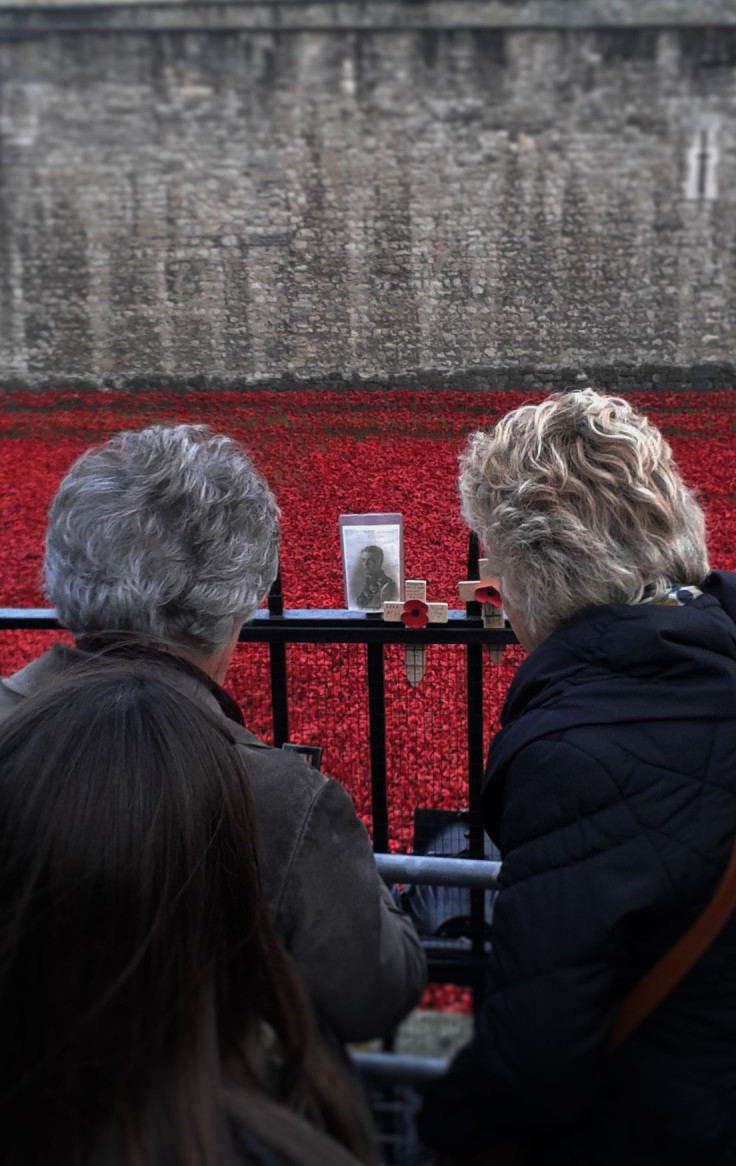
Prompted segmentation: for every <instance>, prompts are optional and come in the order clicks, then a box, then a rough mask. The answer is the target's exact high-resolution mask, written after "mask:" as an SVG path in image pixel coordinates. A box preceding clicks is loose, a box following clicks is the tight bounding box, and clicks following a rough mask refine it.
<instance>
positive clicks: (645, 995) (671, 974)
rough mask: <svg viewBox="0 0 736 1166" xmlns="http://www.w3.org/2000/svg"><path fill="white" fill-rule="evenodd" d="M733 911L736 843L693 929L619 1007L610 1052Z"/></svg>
mask: <svg viewBox="0 0 736 1166" xmlns="http://www.w3.org/2000/svg"><path fill="white" fill-rule="evenodd" d="M734 908H736V841H734V845H733V849H732V851H731V858H730V860H729V863H728V866H727V867H726V870H725V872H724V874H723V877H722V879H721V881H720V883H719V884H718V888H717V890H716V893H715V894H714V896H713V898H712V899H711V901H710V902H709V904H708V906H707V907H706V908H705V910H704V911H703V913H702V915H699V916H698V918H697V919H696V920H695V922H694V923H693V925H692V927H690V928H688V930H687V931H686V932H685V934H684V935H683V936H681V937H680V939H678V941H677V943H676V944H675V945H674V947H671V948H670V949H669V951H667V952H665V954H664V955H663V956H662V958H661V960H659V962H658V963H656V964H655V965H654V967H653V968H652V969H651V970H650V971H649V972H647V974H646V976H644V978H643V979H642V980H640V981H639V983H638V984H636V985H635V986H634V987H633V988H632V990H631V991H630V992H629V994H628V996H625V997H624V999H623V1001H622V1002H621V1004H620V1005H619V1007H618V1009H617V1010H616V1012H615V1014H614V1017H613V1023H612V1024H611V1028H610V1030H609V1033H608V1051H609V1052H612V1051H613V1050H614V1049H616V1048H618V1046H619V1045H620V1044H621V1043H622V1042H623V1041H625V1040H626V1038H627V1037H628V1036H630V1035H631V1033H632V1032H633V1031H634V1029H635V1028H637V1027H638V1025H640V1024H641V1022H642V1020H645V1019H646V1017H647V1016H649V1013H650V1012H652V1011H653V1010H654V1009H655V1008H656V1007H657V1005H658V1004H659V1003H661V1001H662V1000H664V998H665V996H667V995H669V993H670V992H671V991H672V989H673V988H674V987H675V986H676V985H677V984H679V982H680V980H681V979H682V978H683V976H685V974H686V973H687V972H689V971H690V968H691V967H692V966H693V964H694V963H696V962H697V960H699V959H700V957H701V955H703V953H704V952H705V951H706V950H707V949H708V947H710V945H711V943H712V942H713V940H714V939H715V937H716V936H717V935H718V933H719V931H720V930H721V929H722V928H723V926H724V925H725V923H726V921H727V920H728V918H729V916H730V915H731V913H732V912H733V910H734Z"/></svg>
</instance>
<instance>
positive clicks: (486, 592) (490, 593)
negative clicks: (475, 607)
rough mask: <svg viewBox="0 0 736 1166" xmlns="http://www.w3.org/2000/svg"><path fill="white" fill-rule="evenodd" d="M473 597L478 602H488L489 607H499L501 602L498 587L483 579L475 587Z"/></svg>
mask: <svg viewBox="0 0 736 1166" xmlns="http://www.w3.org/2000/svg"><path fill="white" fill-rule="evenodd" d="M475 598H476V601H477V602H478V603H490V605H491V607H501V606H502V602H503V601H502V599H501V594H500V592H499V590H498V588H497V587H496V586H495V585H494V584H493V583H489V582H486V581H485V580H482V581H481V582H480V583H479V584H478V586H477V587H476V589H475Z"/></svg>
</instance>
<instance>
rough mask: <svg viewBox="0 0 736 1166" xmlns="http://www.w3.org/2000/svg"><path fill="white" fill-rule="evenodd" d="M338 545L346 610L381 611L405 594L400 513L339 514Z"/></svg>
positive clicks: (402, 526) (402, 525)
mask: <svg viewBox="0 0 736 1166" xmlns="http://www.w3.org/2000/svg"><path fill="white" fill-rule="evenodd" d="M340 547H341V549H342V567H343V578H344V581H345V604H346V606H347V608H348V610H349V611H381V610H382V609H383V604H384V603H385V602H386V601H387V600H389V601H390V600H398V599H403V598H404V519H403V516H402V515H401V514H341V515H340Z"/></svg>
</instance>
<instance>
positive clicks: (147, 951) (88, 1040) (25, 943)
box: [0, 662, 374, 1166]
mask: <svg viewBox="0 0 736 1166" xmlns="http://www.w3.org/2000/svg"><path fill="white" fill-rule="evenodd" d="M169 676H170V673H169V670H168V669H166V668H164V667H157V666H151V664H150V663H148V664H147V665H142V664H140V663H137V664H126V663H120V662H118V663H114V664H110V665H109V666H108V667H107V668H105V669H104V670H101V669H100V668H98V667H94V666H89V665H84V666H82V668H81V669H79V670H75V669H70V670H68V672H67V673H66V675H65V677H64V679H63V681H61V682H59V683H57V684H56V685H50V686H47V687H46V688H45V689H44V690H43V691H42V692H40V693H39V694H37V695H36V696H34V697H31V698H30V699H29V700H28V701H26V702H24V704H23V705H21V706H20V707H19V708H18V709H17V710H16V711H15V712H14V713H12V714H11V715H10V716H9V717H8V718H7V719H6V720H5V721H4V723H3V724H2V725H0V1032H2V1043H3V1055H2V1059H1V1060H0V1129H1V1130H2V1134H1V1135H0V1138H1V1142H2V1153H1V1154H0V1157H2V1161H3V1162H4V1163H8V1164H9V1166H10V1164H12V1166H49V1163H52V1162H53V1163H54V1166H162V1164H163V1163H176V1164H180V1166H235V1164H236V1163H252V1164H254V1166H358V1162H363V1163H370V1162H372V1161H373V1160H374V1153H373V1149H372V1143H371V1135H370V1132H369V1128H368V1125H367V1122H366V1120H365V1118H364V1117H363V1114H362V1110H361V1107H360V1105H359V1104H358V1102H357V1101H356V1098H355V1096H354V1094H353V1091H352V1087H351V1086H350V1084H349V1083H348V1081H347V1079H346V1077H345V1076H344V1074H343V1072H342V1070H341V1069H340V1068H339V1067H338V1065H337V1064H336V1063H335V1062H334V1061H333V1059H332V1057H331V1055H330V1054H329V1053H328V1051H327V1049H326V1047H325V1045H324V1044H323V1043H322V1041H321V1039H320V1038H319V1037H318V1035H317V1029H316V1027H315V1025H314V1023H313V1021H312V1019H311V1016H310V1008H309V1003H308V999H307V997H306V994H305V992H304V990H303V988H302V986H301V983H300V979H299V977H298V975H297V973H296V971H295V969H294V967H293V965H292V963H291V960H290V959H289V957H288V956H287V955H286V953H285V952H284V951H283V949H282V947H281V945H280V944H279V942H278V940H277V938H276V934H275V931H274V928H273V925H272V923H271V921H270V918H269V911H268V908H267V904H266V902H265V900H264V898H263V894H262V891H261V888H260V874H259V866H258V858H257V847H256V823H255V814H254V809H253V804H252V799H251V795H250V791H249V786H248V780H247V774H246V772H245V769H244V766H243V761H242V757H241V755H240V753H239V750H238V749H237V747H236V743H235V740H234V739H233V737H232V735H231V734H230V733H229V731H228V729H227V726H226V725H225V724H223V722H222V720H221V719H218V718H217V717H216V716H213V715H212V714H211V713H209V712H208V711H206V710H205V709H203V708H202V707H201V705H200V704H199V703H198V702H193V701H190V700H188V699H187V698H186V697H184V696H182V694H181V692H180V691H179V689H178V688H177V687H173V686H172V685H171V684H170V682H169Z"/></svg>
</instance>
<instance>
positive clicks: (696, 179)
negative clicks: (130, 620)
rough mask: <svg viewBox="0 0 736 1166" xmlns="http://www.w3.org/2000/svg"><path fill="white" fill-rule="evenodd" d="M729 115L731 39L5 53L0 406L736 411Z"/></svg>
mask: <svg viewBox="0 0 736 1166" xmlns="http://www.w3.org/2000/svg"><path fill="white" fill-rule="evenodd" d="M735 115H736V27H730V28H729V27H726V26H725V25H724V26H723V27H721V28H707V27H701V28H677V27H674V26H672V27H661V26H659V27H655V26H653V25H652V26H648V27H638V28H635V27H623V26H622V27H611V28H607V29H604V28H599V29H592V28H568V29H554V28H543V27H536V26H534V25H530V26H529V27H526V28H525V27H514V28H503V27H500V26H496V27H493V26H487V27H478V28H467V29H461V30H452V29H448V28H429V27H427V28H424V29H416V30H401V29H399V30H393V31H391V30H388V29H386V30H383V31H376V30H374V31H366V30H355V31H349V30H346V29H335V30H332V31H330V30H328V29H324V30H318V31H302V32H295V31H288V32H278V31H273V30H272V31H262V32H258V31H252V30H250V31H243V30H233V29H220V30H209V31H208V30H207V29H206V28H200V29H195V30H193V31H191V32H189V33H184V32H176V31H171V30H163V31H161V30H151V31H149V32H144V31H135V32H130V33H124V32H119V33H115V34H112V33H110V32H105V31H94V32H83V31H75V32H69V33H64V32H60V33H58V34H50V35H39V36H32V37H30V38H29V39H20V40H5V41H4V42H3V43H1V44H0V385H4V386H12V385H19V386H21V385H22V386H31V387H34V386H35V387H40V386H49V385H54V386H56V385H65V386H74V385H77V386H96V385H100V384H102V385H109V386H151V387H154V386H159V385H172V386H173V385H181V386H182V387H184V386H186V385H196V384H203V385H212V386H217V387H220V386H238V385H252V384H267V383H270V384H286V383H294V382H296V381H308V382H313V383H320V384H326V383H328V381H330V382H332V383H341V382H345V383H355V382H358V381H361V380H362V381H368V382H376V383H400V384H412V383H427V384H436V385H441V384H468V385H475V384H478V385H480V384H494V385H496V386H502V385H509V386H518V385H521V384H529V383H537V382H539V381H540V380H541V382H542V383H545V384H558V383H560V382H568V381H569V380H570V379H574V378H575V376H576V375H578V376H580V377H582V376H583V375H585V376H586V377H587V376H590V375H595V376H596V377H597V378H598V379H599V380H600V381H602V382H604V383H606V384H629V383H630V384H632V385H633V384H641V385H650V384H653V385H660V386H662V387H666V386H669V385H682V384H689V383H690V382H691V380H692V378H693V377H694V378H695V382H696V383H697V384H698V385H700V386H702V385H705V384H722V383H730V379H729V378H730V375H731V364H732V361H733V345H734V336H736V122H735ZM545 370H546V371H545Z"/></svg>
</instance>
